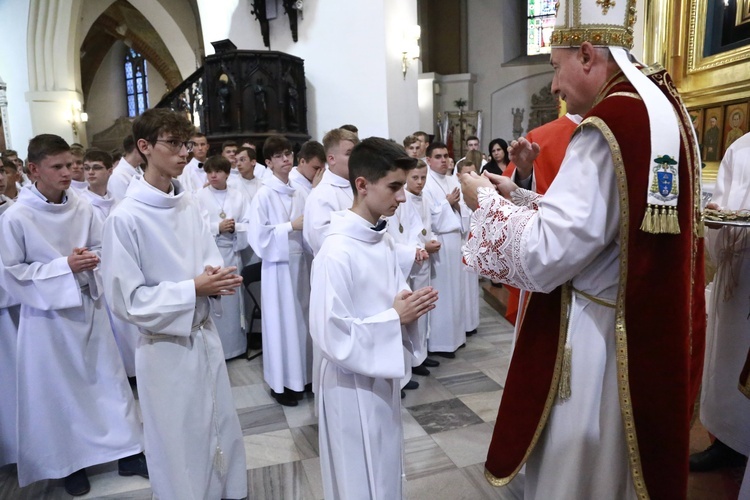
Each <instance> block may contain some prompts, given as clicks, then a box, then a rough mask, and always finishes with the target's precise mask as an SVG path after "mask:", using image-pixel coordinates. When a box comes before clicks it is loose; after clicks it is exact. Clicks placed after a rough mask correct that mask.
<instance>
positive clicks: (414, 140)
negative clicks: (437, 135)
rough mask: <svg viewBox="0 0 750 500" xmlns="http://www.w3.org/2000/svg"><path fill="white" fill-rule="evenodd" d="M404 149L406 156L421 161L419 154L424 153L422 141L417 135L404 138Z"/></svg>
mask: <svg viewBox="0 0 750 500" xmlns="http://www.w3.org/2000/svg"><path fill="white" fill-rule="evenodd" d="M404 149H405V150H406V154H408V155H409V156H411V157H412V158H417V159H419V158H420V156H419V154H420V153H421V152H422V141H421V140H420V139H419V137H417V136H416V135H407V136H406V137H404Z"/></svg>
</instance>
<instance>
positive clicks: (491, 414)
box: [0, 303, 742, 500]
mask: <svg viewBox="0 0 750 500" xmlns="http://www.w3.org/2000/svg"><path fill="white" fill-rule="evenodd" d="M481 317H482V322H481V325H480V327H479V332H478V333H477V335H474V336H473V337H470V338H469V340H468V342H467V345H466V347H465V348H463V349H460V350H459V351H458V353H457V356H456V359H452V360H447V359H440V361H441V365H440V366H439V367H438V368H434V369H432V374H431V375H430V376H428V377H419V376H415V377H414V379H415V380H417V381H418V382H419V383H420V387H419V389H417V390H415V391H408V392H407V394H406V398H405V399H404V400H403V408H402V412H401V413H402V416H403V422H404V439H405V441H406V443H405V468H406V481H407V482H406V491H407V494H408V497H409V498H411V499H412V500H419V499H431V500H442V499H450V500H456V499H467V500H480V499H503V498H513V495H512V494H511V492H509V491H500V490H498V489H496V488H493V487H492V486H490V485H489V483H487V481H486V480H485V479H484V467H483V463H484V461H485V458H486V453H487V447H488V445H489V440H490V437H491V435H492V428H493V425H494V419H495V416H496V413H497V407H498V403H499V401H500V397H501V395H502V392H503V385H504V383H505V376H506V372H507V369H508V363H509V361H510V349H511V339H512V337H513V329H512V327H511V326H510V325H509V324H508V323H507V322H506V321H505V320H504V319H502V318H501V317H500V316H499V315H498V314H497V313H496V312H495V311H494V310H493V309H491V308H490V307H489V306H488V305H486V304H484V303H483V304H482V309H481ZM228 367H229V375H230V380H231V383H232V391H233V393H234V398H235V406H236V408H237V412H238V414H239V417H240V422H241V425H242V429H243V433H244V441H245V450H246V457H247V467H248V485H249V489H250V494H249V498H251V499H258V500H261V499H268V500H281V499H289V500H308V499H309V500H317V499H322V498H323V490H322V485H321V478H320V465H319V462H318V432H317V420H316V418H315V415H314V400H313V398H312V397H311V396H309V395H307V396H306V398H305V399H304V400H303V401H301V402H300V403H301V404H300V405H299V406H297V407H294V408H289V407H282V406H279V405H278V404H276V403H275V402H274V401H273V400H272V399H271V397H270V395H269V393H268V388H267V386H266V385H265V384H264V383H263V371H262V365H261V359H260V358H258V359H255V360H253V361H250V362H248V361H246V360H242V359H238V360H233V361H230V362H229V363H228ZM693 438H694V439H693V440H692V442H691V445H692V446H693V448H694V449H695V450H699V449H702V448H703V447H704V446H705V445H706V444H707V438H706V437H705V431H702V430H701V429H696V430H695V431H694V433H693ZM695 450H694V451H695ZM737 474H739V476H737ZM741 474H742V471H734V472H730V473H728V474H718V475H707V474H703V475H693V476H691V479H690V487H691V495H690V498H691V499H696V500H697V499H706V500H708V499H730V498H733V497H732V494H733V495H734V498H736V495H737V491H738V488H737V480H736V478H737V477H739V478H740V479H741ZM89 477H90V479H91V493H89V494H88V495H87V496H85V497H80V498H112V499H115V498H116V499H144V500H145V499H150V498H151V490H150V489H149V483H148V480H146V479H142V478H138V477H134V478H133V477H131V478H125V477H120V476H118V475H117V466H116V463H109V464H104V465H101V466H98V467H92V468H90V469H89ZM57 498H70V497H69V496H68V495H67V494H66V493H65V491H64V489H63V487H62V481H60V480H56V481H40V482H38V483H35V484H32V485H30V486H28V487H27V488H23V489H19V488H18V483H17V481H16V478H15V471H14V469H13V467H5V468H3V469H0V499H3V500H4V499H13V500H15V499H34V500H37V499H57Z"/></svg>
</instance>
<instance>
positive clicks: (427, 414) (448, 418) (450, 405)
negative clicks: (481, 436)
mask: <svg viewBox="0 0 750 500" xmlns="http://www.w3.org/2000/svg"><path fill="white" fill-rule="evenodd" d="M409 413H411V415H412V416H413V417H414V419H415V420H416V421H417V422H418V423H419V425H421V426H422V428H423V429H424V430H425V431H426V432H427V434H435V433H436V432H443V431H449V430H452V429H459V428H461V427H468V426H470V425H474V424H480V423H482V422H483V421H482V419H481V418H479V417H478V416H477V415H476V414H475V413H474V412H473V411H471V410H470V409H469V408H468V407H467V406H466V405H465V404H464V403H463V402H462V401H461V400H460V399H458V398H454V399H448V400H445V401H437V402H435V403H428V404H424V405H419V406H414V407H412V408H409Z"/></svg>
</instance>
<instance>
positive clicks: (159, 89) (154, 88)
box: [146, 62, 167, 108]
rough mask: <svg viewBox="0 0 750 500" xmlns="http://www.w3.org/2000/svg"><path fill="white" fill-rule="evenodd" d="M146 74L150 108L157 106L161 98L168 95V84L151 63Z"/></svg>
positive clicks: (147, 64) (148, 64)
mask: <svg viewBox="0 0 750 500" xmlns="http://www.w3.org/2000/svg"><path fill="white" fill-rule="evenodd" d="M146 74H147V76H148V78H147V79H148V104H149V106H148V107H149V108H153V107H154V106H156V105H157V104H158V103H159V101H161V98H162V97H164V95H165V94H166V93H167V82H165V81H164V78H162V76H161V75H160V74H159V72H158V71H157V70H156V67H154V66H152V65H151V63H149V62H147V63H146Z"/></svg>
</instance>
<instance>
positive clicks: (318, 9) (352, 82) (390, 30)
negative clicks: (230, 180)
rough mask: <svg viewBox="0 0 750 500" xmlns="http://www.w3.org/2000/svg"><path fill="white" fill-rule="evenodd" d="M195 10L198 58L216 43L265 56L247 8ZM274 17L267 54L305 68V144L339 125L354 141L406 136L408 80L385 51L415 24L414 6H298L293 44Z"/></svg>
mask: <svg viewBox="0 0 750 500" xmlns="http://www.w3.org/2000/svg"><path fill="white" fill-rule="evenodd" d="M198 6H199V9H200V13H201V25H202V27H203V40H204V45H205V50H206V54H212V53H213V52H214V50H213V47H211V42H212V41H216V40H221V39H224V38H229V39H230V40H232V42H234V44H235V45H237V48H239V49H253V50H263V49H264V48H265V47H264V45H263V40H262V36H261V33H260V25H259V24H258V22H257V21H255V19H254V17H253V16H252V15H251V14H250V11H251V4H250V2H240V1H237V0H199V2H198ZM278 14H279V15H278V17H277V18H276V19H273V20H271V21H270V22H269V25H270V32H271V36H270V40H271V49H272V50H278V51H281V52H285V53H288V54H292V55H295V56H297V57H301V58H302V59H304V60H305V74H306V77H307V103H308V110H307V111H308V113H307V117H308V128H309V132H310V135H311V136H312V137H313V138H315V139H317V140H320V139H321V138H322V136H323V134H325V132H326V131H328V130H330V129H331V128H334V127H338V126H340V125H342V124H344V123H353V124H355V125H357V126H358V127H359V128H360V135H362V136H369V135H379V136H383V137H393V138H394V139H398V138H399V137H400V136H403V135H405V134H406V133H409V132H413V130H411V129H412V128H413V127H415V126H416V125H417V124H418V108H417V92H416V87H417V83H416V72H414V73H412V74H413V75H414V76H412V74H409V75H407V79H406V82H404V81H403V78H402V76H401V53H400V49H394V45H393V44H394V43H400V41H401V38H402V37H401V33H402V32H403V28H404V27H406V26H408V25H409V24H415V23H416V1H415V0H408V1H405V2H404V1H401V2H399V1H396V0H381V1H378V2H375V1H373V2H370V1H368V2H357V3H356V6H353V3H352V2H350V1H347V0H326V1H325V2H305V10H304V11H303V19H300V20H299V41H298V42H297V43H295V42H293V41H292V35H291V32H290V29H289V19H288V17H287V16H286V15H285V14H284V11H283V8H282V7H281V6H280V5H279V12H278ZM384 27H385V29H384ZM395 39H397V40H395ZM394 40H395V41H394ZM413 70H414V67H412V71H413ZM404 131H406V132H404Z"/></svg>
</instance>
